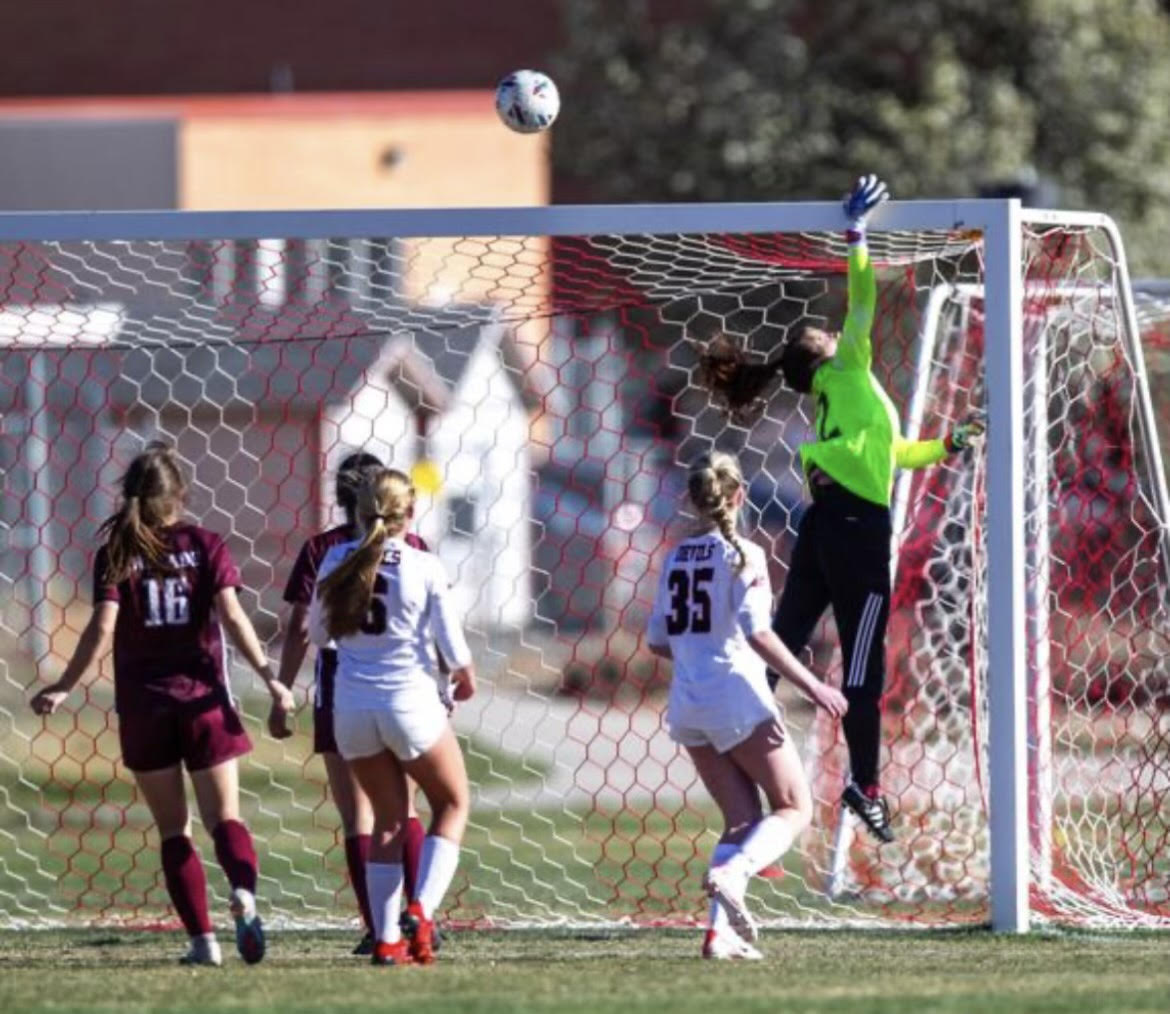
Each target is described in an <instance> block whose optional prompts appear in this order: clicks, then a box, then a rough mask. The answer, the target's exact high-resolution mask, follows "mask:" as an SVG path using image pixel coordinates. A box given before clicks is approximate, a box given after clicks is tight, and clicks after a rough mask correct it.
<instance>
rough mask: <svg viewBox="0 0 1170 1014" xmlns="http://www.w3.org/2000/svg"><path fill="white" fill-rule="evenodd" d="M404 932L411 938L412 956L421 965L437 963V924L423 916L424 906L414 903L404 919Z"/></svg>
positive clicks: (409, 907)
mask: <svg viewBox="0 0 1170 1014" xmlns="http://www.w3.org/2000/svg"><path fill="white" fill-rule="evenodd" d="M402 931H403V932H404V933H405V934H406V935H407V937H409V938H410V954H411V957H412V958H414V960H415V962H416V963H417V964H420V965H432V964H434V962H435V924H434V922H432V921H431V920H430V919H428V918H427V917H426V916H425V915H423V910H422V905H420V904H419V903H418V902H417V901H412V902H411V903H410V904H409V905H407V906H406V912H405V914H404V915H403V917H402Z"/></svg>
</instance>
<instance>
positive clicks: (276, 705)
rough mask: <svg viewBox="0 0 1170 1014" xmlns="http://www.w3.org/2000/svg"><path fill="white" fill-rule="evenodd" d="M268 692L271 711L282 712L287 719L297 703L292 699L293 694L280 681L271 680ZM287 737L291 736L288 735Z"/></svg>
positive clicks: (295, 708)
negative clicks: (270, 699)
mask: <svg viewBox="0 0 1170 1014" xmlns="http://www.w3.org/2000/svg"><path fill="white" fill-rule="evenodd" d="M268 692H269V693H270V694H271V695H272V710H273V711H283V712H284V713H285V716H286V717H287V716H289V715H291V714H292V713H293V712H294V711H296V710H297V701H296V698H295V697H293V692H292V691H291V690H289V688H288V687H286V686H285V685H284V684H283V683H281V682H280V680H273V681H272V682H271V683H269V684H268ZM273 735H275V733H274V734H273ZM289 735H292V734H291V733H290V734H289ZM278 738H279V737H278Z"/></svg>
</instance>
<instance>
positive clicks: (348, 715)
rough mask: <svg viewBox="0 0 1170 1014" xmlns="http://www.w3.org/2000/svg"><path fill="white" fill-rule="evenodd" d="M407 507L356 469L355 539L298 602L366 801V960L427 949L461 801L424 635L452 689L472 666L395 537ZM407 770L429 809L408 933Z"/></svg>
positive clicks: (462, 694)
mask: <svg viewBox="0 0 1170 1014" xmlns="http://www.w3.org/2000/svg"><path fill="white" fill-rule="evenodd" d="M413 515H414V487H413V486H411V484H410V480H409V479H408V478H407V477H406V476H405V475H403V474H402V473H401V472H398V471H395V470H393V469H388V468H382V469H377V470H371V471H369V472H367V473H366V475H365V477H364V479H363V482H362V484H361V486H360V487H359V489H358V494H357V518H356V520H357V523H358V527H359V529H360V531H361V539H360V540H352V541H350V542H345V543H342V544H340V545H337V546H333V547H332V548H331V549H330V550H329V552H328V553H326V554H325V558H324V560H322V561H321V568H320V570H319V571H318V578H317V587H316V592H315V594H314V596H313V603H312V605H311V607H310V609H309V636H310V638H311V639H312V640H313V642H314V643H315V644H317V645H319V646H324V645H326V644H328V643H329V642H330V641H331V640H332V641H334V642H336V646H337V655H338V659H337V661H338V666H337V677H336V687H335V691H334V700H333V709H334V718H333V731H334V735H335V737H336V739H337V746H338V749H339V751H340V752H341V755H342V756H343V757H344V758H345V759H346V761H347V762H348V763H349V765H350V767H351V768H352V770H353V773H354V777H355V778H356V779H357V781H358V783H359V784H360V785H361V787H362V789H363V790H364V791H365V793H366V794H367V795H368V796H369V798H370V802H371V804H372V806H373V811H374V833H373V841H372V842H371V846H370V859H369V862H368V864H367V866H366V885H367V891H368V893H369V902H370V908H371V910H372V915H373V919H374V934H375V937H376V943H375V945H374V952H373V963H374V964H376V965H401V964H411V963H418V964H430V963H431V962H433V961H434V960H435V958H434V918H435V911H436V909H438V907H439V904H440V903H441V902H442V900H443V896H444V895H445V894H446V893H447V888H448V887H449V886H450V884H451V880H452V878H453V877H454V875H455V868H456V866H457V865H458V862H459V846H460V843H461V842H462V840H463V831H464V828H465V827H466V825H467V817H468V810H469V806H470V790H469V788H468V784H467V771H466V769H465V767H464V764H463V754H462V752H461V751H460V749H459V743H458V742H457V740H456V739H455V733H454V732H453V730H452V729H451V725H450V723H449V721H448V717H447V709H446V708H445V707H444V705H443V703H442V701H441V700H440V697H439V695H438V694H436V693H435V676H434V674H433V668H434V661H433V660H432V658H431V653H430V649H429V646H430V644H431V641H432V639H433V640H434V642H436V643H437V645H438V649H439V651H440V652H441V653H442V656H443V658H444V659H445V660H446V661H447V663H448V664H449V666H450V669H451V673H450V679H451V684H452V688H453V696H454V698H455V700H457V701H463V700H467V699H468V698H469V697H471V696H472V694H474V693H475V670H474V668H473V666H472V663H471V653H470V652H469V651H468V648H467V642H466V640H465V639H464V637H463V630H462V628H461V626H460V623H459V620H458V619H457V617H456V616H455V613H454V610H453V608H452V604H451V598H450V595H449V583H448V580H447V575H446V573H445V572H444V570H443V565H442V564H441V563H440V562H439V560H438V557H436V556H433V555H432V554H430V553H427V552H424V551H423V550H420V549H417V548H415V547H414V546H412V545H410V544H409V543H408V542H407V541H406V538H405V535H406V527H407V525H408V524H409V522H410V519H411V518H412V517H413ZM407 775H409V776H410V777H411V778H412V779H414V781H415V782H416V783H417V784H418V785H419V787H420V788H421V789H422V790H423V794H424V795H425V796H426V797H427V802H428V803H429V804H430V808H431V815H432V816H431V826H430V830H429V833H428V835H427V837H426V840H425V841H424V842H423V851H422V862H421V864H420V869H419V884H418V890H417V898H416V900H414V901H413V902H411V903H410V905H409V906H408V907H407V910H406V915H405V917H404V924H405V927H406V933H407V935H408V936H409V940H407V939H404V938H403V931H402V929H401V928H400V925H399V919H398V911H399V907H400V905H401V899H402V882H403V866H402V844H403V833H404V829H405V827H406V822H407V814H408V794H407V784H406V776H407Z"/></svg>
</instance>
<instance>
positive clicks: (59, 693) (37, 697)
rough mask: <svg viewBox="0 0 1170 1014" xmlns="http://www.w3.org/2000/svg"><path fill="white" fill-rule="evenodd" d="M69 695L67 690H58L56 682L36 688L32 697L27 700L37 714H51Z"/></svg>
mask: <svg viewBox="0 0 1170 1014" xmlns="http://www.w3.org/2000/svg"><path fill="white" fill-rule="evenodd" d="M68 696H69V691H68V690H58V689H57V684H56V683H54V684H52V685H51V686H47V687H45V688H44V689H43V690H38V691H37V692H36V693H35V694H34V695H33V699H32V700H31V701H29V705H30V706H31V707H32V709H33V712H34V713H35V714H38V715H51V714H52V713H53V712H54V711H56V710H57V709H58V708H59V707H61V705H62V704H63V703H64V701H65V698H66V697H68Z"/></svg>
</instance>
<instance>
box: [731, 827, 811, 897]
mask: <svg viewBox="0 0 1170 1014" xmlns="http://www.w3.org/2000/svg"><path fill="white" fill-rule="evenodd" d="M795 837H796V835H795V834H793V830H792V824H791V822H789V821H788V820H787V819H786V818H785V817H782V816H779V815H778V814H775V813H770V814H768V816H766V817H764V818H763V819H762V820H760V821H759V822H757V824H756V826H755V827H753V828H752V829H751V831H750V832H748V836H747V837H746V838H745V839H744V840H743V844H742V845H740V847H739V851H738V852H737V853H736V855H735V856H734V857H733V858H732V859H731V860H730V862H734V863H735V865H736V867H737V868H738V870H739V872H740V875H741V876H742V877H743V878H744V883H745V884H746V883H747V881H749V880H751V878H752V877H754V876H755V875H756V874H757V873H759V872H760V870H762V869H763V868H764V867H765V866H767V865H769V864H770V863H774V862H776V860H777V859H779V858H780V857H781V856H782V855H784V853H785V852H787V851H788V849H789V848H790V847H791V846H792V841H793V839H794V838H795Z"/></svg>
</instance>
